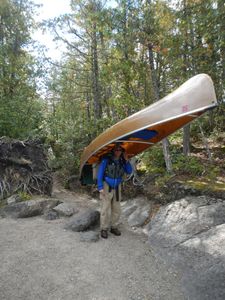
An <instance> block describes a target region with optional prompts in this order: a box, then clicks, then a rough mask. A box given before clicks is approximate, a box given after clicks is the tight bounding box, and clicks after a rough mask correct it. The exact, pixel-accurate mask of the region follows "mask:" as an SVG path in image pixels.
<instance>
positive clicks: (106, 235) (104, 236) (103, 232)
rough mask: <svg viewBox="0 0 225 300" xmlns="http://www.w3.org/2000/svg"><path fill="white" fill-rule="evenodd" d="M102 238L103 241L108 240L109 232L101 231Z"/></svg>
mask: <svg viewBox="0 0 225 300" xmlns="http://www.w3.org/2000/svg"><path fill="white" fill-rule="evenodd" d="M101 237H102V238H103V239H107V238H108V232H107V230H101Z"/></svg>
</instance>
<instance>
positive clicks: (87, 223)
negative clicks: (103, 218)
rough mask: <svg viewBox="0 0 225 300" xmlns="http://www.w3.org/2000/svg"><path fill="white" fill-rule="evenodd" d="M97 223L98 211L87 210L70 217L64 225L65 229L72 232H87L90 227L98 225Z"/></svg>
mask: <svg viewBox="0 0 225 300" xmlns="http://www.w3.org/2000/svg"><path fill="white" fill-rule="evenodd" d="M99 222H100V213H99V211H97V210H93V209H87V210H85V211H83V212H80V213H78V214H77V215H75V216H73V217H71V218H70V220H69V222H68V223H67V224H66V225H65V229H70V230H72V231H85V230H88V229H89V228H90V227H94V226H96V225H98V224H99Z"/></svg>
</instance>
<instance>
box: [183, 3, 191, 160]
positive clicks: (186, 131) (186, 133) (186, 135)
mask: <svg viewBox="0 0 225 300" xmlns="http://www.w3.org/2000/svg"><path fill="white" fill-rule="evenodd" d="M183 9H184V19H185V40H184V55H183V59H184V67H183V72H184V74H187V72H188V71H189V68H190V63H189V59H188V54H187V53H188V49H189V44H188V27H187V26H188V19H187V4H186V0H183ZM183 154H184V155H185V156H188V155H190V124H188V125H186V126H184V128H183Z"/></svg>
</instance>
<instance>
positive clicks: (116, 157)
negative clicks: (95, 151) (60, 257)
mask: <svg viewBox="0 0 225 300" xmlns="http://www.w3.org/2000/svg"><path fill="white" fill-rule="evenodd" d="M125 173H127V174H131V173H132V166H131V164H130V162H129V160H128V156H127V154H126V153H125V150H124V149H123V148H122V147H121V145H120V144H116V145H115V146H114V148H113V151H112V154H111V155H109V156H106V157H105V158H103V159H102V161H101V164H100V165H99V169H98V174H97V184H98V190H99V193H100V199H101V200H102V207H101V216H100V229H101V237H102V238H105V239H107V238H108V230H110V232H111V233H113V234H115V235H117V236H119V235H121V232H120V230H119V229H118V228H117V226H118V221H119V218H120V214H121V207H120V201H121V183H122V180H123V179H122V178H123V175H124V174H125Z"/></svg>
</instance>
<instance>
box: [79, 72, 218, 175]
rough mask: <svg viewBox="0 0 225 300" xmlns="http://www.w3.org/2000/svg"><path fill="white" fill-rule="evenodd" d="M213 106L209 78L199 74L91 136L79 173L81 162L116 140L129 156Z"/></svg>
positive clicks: (94, 157)
mask: <svg viewBox="0 0 225 300" xmlns="http://www.w3.org/2000/svg"><path fill="white" fill-rule="evenodd" d="M215 106H217V99H216V94H215V90H214V85H213V82H212V79H211V78H210V77H209V76H208V75H206V74H199V75H196V76H194V77H192V78H191V79H189V80H188V81H186V82H185V83H184V84H182V85H181V86H180V87H179V88H178V89H176V90H175V91H174V92H172V93H170V94H169V95H168V96H166V97H164V98H163V99H161V100H159V101H157V102H155V103H154V104H152V105H150V106H148V107H147V108H145V109H143V110H141V111H139V112H137V113H135V114H133V115H131V116H129V117H127V118H125V119H124V120H122V121H120V122H118V123H117V124H115V125H113V126H112V127H110V128H109V129H107V130H106V131H104V132H103V133H102V134H100V135H99V136H98V137H97V138H95V139H94V140H93V141H92V142H91V143H90V144H89V145H88V146H87V147H86V148H85V149H84V151H83V154H82V156H81V163H80V174H81V173H82V169H83V167H84V166H85V165H87V164H88V165H92V164H94V163H97V162H99V160H100V158H101V157H102V156H103V155H105V154H106V153H108V152H110V151H111V150H112V148H113V147H114V145H115V143H116V142H121V144H122V146H123V148H125V150H126V152H127V154H128V156H129V157H133V156H135V155H137V154H139V153H141V152H143V151H144V150H146V149H147V148H149V147H151V146H152V145H154V144H156V143H158V142H159V141H161V140H162V139H164V138H165V137H167V136H169V135H170V134H172V133H173V132H175V131H176V130H178V129H180V128H182V127H183V126H184V125H186V124H188V123H190V122H191V121H192V120H194V119H195V118H197V117H199V116H200V115H202V114H203V113H204V112H205V111H207V110H208V109H210V108H213V107H215Z"/></svg>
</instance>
